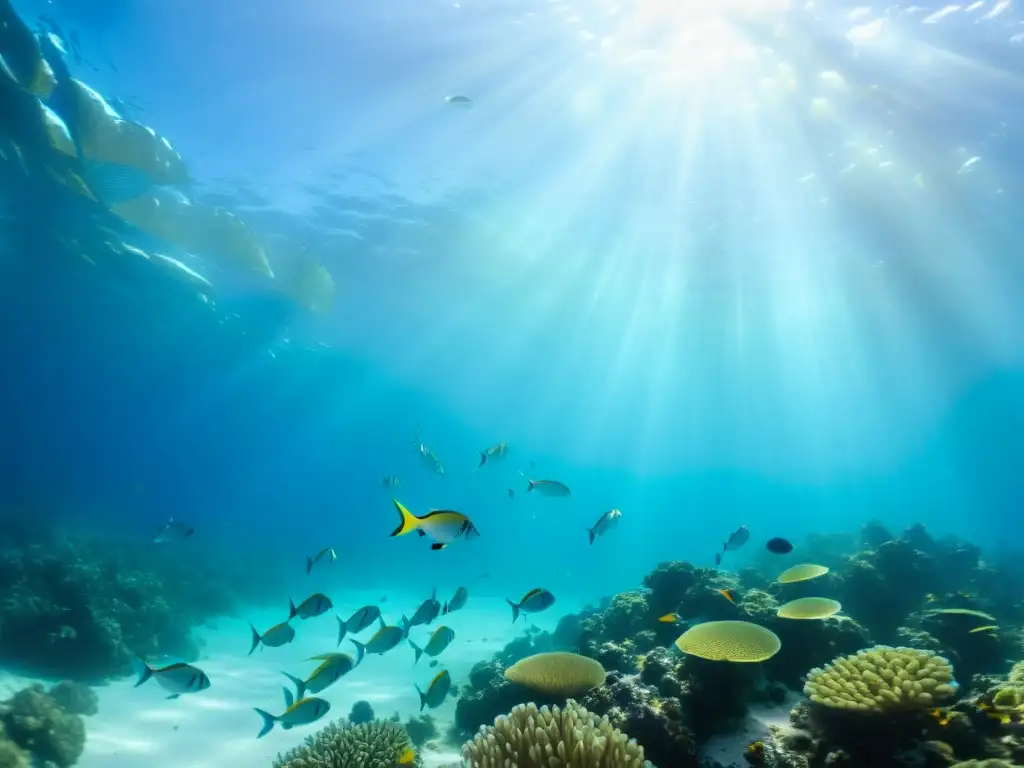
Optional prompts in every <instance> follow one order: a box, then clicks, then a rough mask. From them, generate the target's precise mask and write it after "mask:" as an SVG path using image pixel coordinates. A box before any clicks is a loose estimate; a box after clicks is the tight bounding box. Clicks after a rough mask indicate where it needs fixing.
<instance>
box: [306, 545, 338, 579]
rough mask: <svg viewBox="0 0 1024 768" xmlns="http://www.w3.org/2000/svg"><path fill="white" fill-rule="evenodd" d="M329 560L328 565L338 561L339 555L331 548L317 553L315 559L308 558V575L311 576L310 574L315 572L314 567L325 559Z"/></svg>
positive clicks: (325, 548)
mask: <svg viewBox="0 0 1024 768" xmlns="http://www.w3.org/2000/svg"><path fill="white" fill-rule="evenodd" d="M325 557H326V558H327V563H328V564H330V563H333V562H334V561H335V560H337V559H338V554H337V553H336V552H335V551H334V549H333V548H331V547H324V548H323V549H321V550H320V551H319V552H317V553H316V554H315V555H313V557H307V558H306V575H307V576H309V572H310V571H312V570H313V567H314V566H315V565H316V564H317V563H319V562H320V561H321V560H323V559H324V558H325Z"/></svg>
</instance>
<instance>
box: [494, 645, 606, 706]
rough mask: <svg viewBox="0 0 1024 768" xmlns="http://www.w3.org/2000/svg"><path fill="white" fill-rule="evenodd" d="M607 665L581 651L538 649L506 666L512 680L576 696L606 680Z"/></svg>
mask: <svg viewBox="0 0 1024 768" xmlns="http://www.w3.org/2000/svg"><path fill="white" fill-rule="evenodd" d="M604 676H605V671H604V667H602V666H601V664H600V663H599V662H597V661H595V660H594V659H589V658H587V657H586V656H580V655H579V654H578V653H561V652H554V653H538V654H535V655H533V656H528V657H527V658H525V659H522V660H521V661H517V662H516V663H515V664H513V665H512V666H511V667H509V668H508V669H506V670H505V677H506V679H508V680H511V681H512V682H513V683H519V684H520V685H525V686H526V687H527V688H532V689H533V690H535V691H540V692H541V693H547V694H550V695H552V696H576V695H578V694H581V693H586V692H587V691H589V690H590V689H591V688H596V687H597V686H599V685H601V683H603V682H604Z"/></svg>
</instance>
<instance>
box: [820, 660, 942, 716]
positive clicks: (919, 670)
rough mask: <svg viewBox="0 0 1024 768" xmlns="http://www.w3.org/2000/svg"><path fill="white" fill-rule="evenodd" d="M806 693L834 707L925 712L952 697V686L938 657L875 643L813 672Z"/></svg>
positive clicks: (859, 709) (823, 703) (825, 704)
mask: <svg viewBox="0 0 1024 768" xmlns="http://www.w3.org/2000/svg"><path fill="white" fill-rule="evenodd" d="M804 693H805V694H806V695H807V696H808V697H810V699H811V701H813V702H815V703H816V704H820V705H822V706H826V707H831V708H833V709H846V710H853V711H856V712H871V713H884V712H894V711H908V710H911V711H912V710H922V709H927V708H928V707H931V706H934V705H935V704H937V703H940V702H942V701H944V700H947V699H950V698H952V697H953V695H954V694H955V693H956V683H955V682H954V680H953V667H952V666H951V665H950V663H949V662H948V661H947V660H946V659H944V658H943V657H941V656H938V655H936V654H934V653H929V652H928V651H922V650H918V649H916V648H890V647H888V646H884V645H878V646H875V647H874V648H868V649H867V650H863V651H859V652H858V653H855V654H852V655H850V656H841V657H840V658H838V659H835V660H834V661H832V662H831V663H830V664H826V665H825V666H824V667H819V668H816V669H812V670H811V671H810V672H809V673H808V675H807V683H806V685H805V686H804Z"/></svg>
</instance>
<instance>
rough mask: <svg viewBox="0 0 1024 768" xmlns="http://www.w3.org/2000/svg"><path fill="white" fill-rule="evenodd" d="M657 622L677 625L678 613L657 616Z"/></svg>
mask: <svg viewBox="0 0 1024 768" xmlns="http://www.w3.org/2000/svg"><path fill="white" fill-rule="evenodd" d="M658 621H660V622H661V623H662V624H678V623H679V614H678V613H666V614H665V615H664V616H659V617H658Z"/></svg>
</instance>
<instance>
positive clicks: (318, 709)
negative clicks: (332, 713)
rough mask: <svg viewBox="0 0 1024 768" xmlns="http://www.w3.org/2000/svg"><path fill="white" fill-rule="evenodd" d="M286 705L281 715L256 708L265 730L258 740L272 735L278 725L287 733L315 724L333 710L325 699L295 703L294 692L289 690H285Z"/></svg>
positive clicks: (260, 733)
mask: <svg viewBox="0 0 1024 768" xmlns="http://www.w3.org/2000/svg"><path fill="white" fill-rule="evenodd" d="M284 703H285V710H284V712H282V713H281V714H280V715H272V714H270V713H269V712H264V711H263V710H262V709H258V708H254V709H256V712H257V713H258V714H259V716H260V717H262V718H263V729H262V730H261V731H260V732H259V734H258V735H257V736H256V738H257V739H260V738H263V737H264V736H266V735H267V734H268V733H270V731H271V730H272V729H273V728H274V726H275V725H277V724H278V723H280V724H281V727H282V728H284V729H285V730H286V731H287V730H289V729H290V728H294V727H295V726H297V725H309V724H310V723H315V722H316V721H317V720H319V719H320V718H321V717H323V716H324V715H326V714H327V712H328V711H329V710H330V709H331V705H330V704H329V703H328V702H326V701H324V700H323V699H316V698H310V699H299V700H298V701H295V700H294V699H292V692H291V691H289V690H288V689H287V688H285V689H284Z"/></svg>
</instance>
